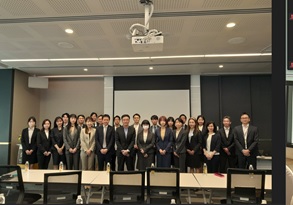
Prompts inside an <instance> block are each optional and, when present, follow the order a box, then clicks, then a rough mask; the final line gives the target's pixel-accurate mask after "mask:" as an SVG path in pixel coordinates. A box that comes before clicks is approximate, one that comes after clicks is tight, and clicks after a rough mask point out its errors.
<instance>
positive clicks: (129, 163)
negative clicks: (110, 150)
mask: <svg viewBox="0 0 293 205" xmlns="http://www.w3.org/2000/svg"><path fill="white" fill-rule="evenodd" d="M117 158H118V171H124V163H126V167H127V170H128V171H133V170H134V164H133V157H132V156H131V155H129V156H128V157H127V156H124V155H123V154H122V153H119V155H118V156H117Z"/></svg>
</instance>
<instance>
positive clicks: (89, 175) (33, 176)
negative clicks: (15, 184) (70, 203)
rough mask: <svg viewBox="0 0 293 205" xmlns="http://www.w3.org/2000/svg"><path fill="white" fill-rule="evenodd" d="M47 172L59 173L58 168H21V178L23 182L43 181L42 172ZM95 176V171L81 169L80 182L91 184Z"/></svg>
mask: <svg viewBox="0 0 293 205" xmlns="http://www.w3.org/2000/svg"><path fill="white" fill-rule="evenodd" d="M72 171H76V170H64V171H62V172H72ZM47 173H60V171H59V170H50V169H30V170H28V171H24V170H22V179H23V182H24V183H36V184H42V183H44V174H47ZM96 177H97V171H82V177H81V180H82V182H81V183H82V184H86V185H88V184H91V183H92V181H93V180H94V179H95V178H96Z"/></svg>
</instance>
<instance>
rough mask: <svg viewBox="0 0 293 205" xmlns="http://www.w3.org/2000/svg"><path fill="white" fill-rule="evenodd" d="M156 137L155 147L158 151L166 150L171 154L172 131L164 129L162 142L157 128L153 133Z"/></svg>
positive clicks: (159, 130) (159, 129)
mask: <svg viewBox="0 0 293 205" xmlns="http://www.w3.org/2000/svg"><path fill="white" fill-rule="evenodd" d="M155 137H156V147H157V150H158V151H159V150H160V149H162V150H166V152H172V144H173V131H172V130H171V129H170V128H168V127H166V132H165V137H164V140H162V136H161V127H159V128H158V129H157V130H156V132H155Z"/></svg>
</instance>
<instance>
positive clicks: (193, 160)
mask: <svg viewBox="0 0 293 205" xmlns="http://www.w3.org/2000/svg"><path fill="white" fill-rule="evenodd" d="M186 134H187V140H186V150H187V149H189V150H191V151H194V154H193V155H190V154H189V153H186V166H187V167H190V168H200V166H201V164H200V153H201V146H202V134H201V132H200V131H199V130H198V131H195V130H194V131H193V132H192V136H191V137H189V134H190V133H186Z"/></svg>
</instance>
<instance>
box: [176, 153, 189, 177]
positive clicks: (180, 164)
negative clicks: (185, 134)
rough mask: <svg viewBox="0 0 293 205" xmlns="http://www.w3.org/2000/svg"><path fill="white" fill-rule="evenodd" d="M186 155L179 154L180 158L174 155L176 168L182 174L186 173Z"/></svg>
mask: <svg viewBox="0 0 293 205" xmlns="http://www.w3.org/2000/svg"><path fill="white" fill-rule="evenodd" d="M185 164H186V153H182V154H179V157H177V156H175V155H174V167H176V168H179V169H180V172H181V173H185V172H186V166H185Z"/></svg>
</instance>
